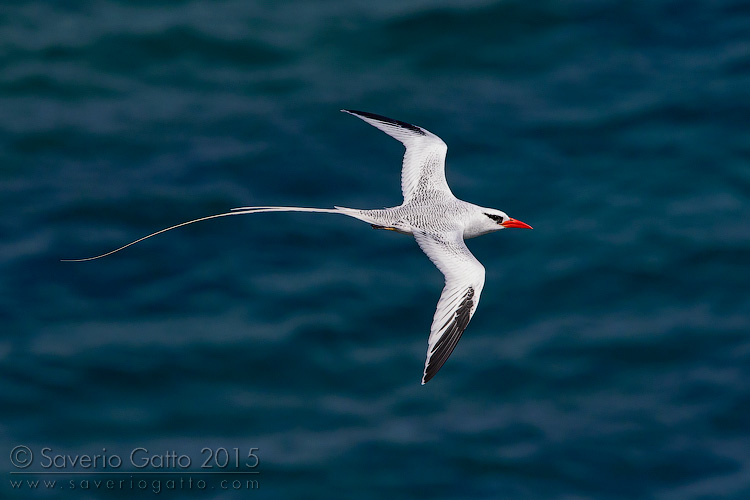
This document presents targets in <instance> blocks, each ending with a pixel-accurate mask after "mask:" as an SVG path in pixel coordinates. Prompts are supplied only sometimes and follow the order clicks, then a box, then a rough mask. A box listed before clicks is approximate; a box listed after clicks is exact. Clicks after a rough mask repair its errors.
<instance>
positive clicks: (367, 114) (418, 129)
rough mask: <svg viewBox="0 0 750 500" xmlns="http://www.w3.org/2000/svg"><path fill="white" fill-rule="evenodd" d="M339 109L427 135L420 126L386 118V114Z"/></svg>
mask: <svg viewBox="0 0 750 500" xmlns="http://www.w3.org/2000/svg"><path fill="white" fill-rule="evenodd" d="M341 111H342V112H343V113H349V114H350V115H354V116H359V117H364V118H369V119H371V120H377V121H379V122H383V123H388V124H390V125H395V126H396V127H401V128H404V129H407V130H411V131H412V132H416V133H418V134H420V135H427V134H426V133H425V131H424V130H423V129H422V128H421V127H417V126H416V125H412V124H411V123H406V122H402V121H401V120H394V119H393V118H388V117H387V116H383V115H378V114H375V113H370V112H368V111H357V110H356V109H342V110H341Z"/></svg>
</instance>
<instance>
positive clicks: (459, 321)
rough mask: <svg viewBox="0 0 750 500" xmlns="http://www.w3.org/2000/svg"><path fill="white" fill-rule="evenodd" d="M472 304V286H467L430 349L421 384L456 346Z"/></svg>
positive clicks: (427, 380)
mask: <svg viewBox="0 0 750 500" xmlns="http://www.w3.org/2000/svg"><path fill="white" fill-rule="evenodd" d="M473 306H474V288H473V287H469V289H468V290H467V291H466V294H465V295H464V298H463V300H462V301H461V305H460V306H459V307H458V309H456V313H455V315H454V317H453V318H452V319H451V320H450V321H449V322H448V324H450V326H448V325H446V326H448V328H447V330H446V331H445V332H444V333H443V336H442V337H441V338H440V340H438V342H437V344H436V345H435V348H434V349H433V351H432V356H430V362H429V364H428V365H427V366H426V367H425V370H424V375H423V376H422V385H424V384H426V383H427V382H429V381H430V380H431V379H432V377H434V376H435V375H436V374H437V372H438V371H440V368H442V367H443V365H444V364H445V362H446V361H448V358H449V357H450V355H451V353H452V352H453V350H454V349H455V348H456V344H458V341H459V340H461V335H463V333H464V330H466V327H467V326H468V325H469V321H470V320H471V309H472V307H473Z"/></svg>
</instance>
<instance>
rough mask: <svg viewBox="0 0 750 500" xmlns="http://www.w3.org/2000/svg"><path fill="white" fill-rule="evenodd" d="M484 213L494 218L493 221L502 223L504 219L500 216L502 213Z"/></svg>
mask: <svg viewBox="0 0 750 500" xmlns="http://www.w3.org/2000/svg"><path fill="white" fill-rule="evenodd" d="M484 215H486V216H487V217H489V218H490V219H492V220H494V221H495V222H497V223H498V224H502V223H503V220H504V219H503V216H502V215H495V214H484Z"/></svg>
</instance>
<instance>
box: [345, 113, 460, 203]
mask: <svg viewBox="0 0 750 500" xmlns="http://www.w3.org/2000/svg"><path fill="white" fill-rule="evenodd" d="M341 111H343V112H345V113H349V114H350V115H354V116H356V117H357V118H360V119H362V120H364V121H365V122H367V123H369V124H370V125H372V126H373V127H375V128H378V129H380V130H382V131H383V132H385V133H386V134H388V135H390V136H391V137H393V138H394V139H396V140H398V141H400V142H401V143H402V144H403V145H404V146H405V147H406V152H405V153H404V162H403V166H402V169H401V192H402V194H403V195H404V202H405V203H406V202H408V201H409V200H410V199H411V198H412V196H413V195H414V193H415V192H417V191H419V192H425V191H445V192H447V193H450V195H451V196H452V195H453V193H452V192H451V190H450V188H449V187H448V183H447V182H446V180H445V155H446V152H447V151H448V146H446V145H445V143H444V142H443V140H442V139H441V138H440V137H438V136H436V135H435V134H433V133H432V132H429V131H427V130H425V129H423V128H422V127H417V126H416V125H411V124H409V123H406V122H402V121H399V120H394V119H392V118H387V117H385V116H381V115H376V114H374V113H367V112H364V111H353V110H349V109H342V110H341ZM417 188H419V189H417Z"/></svg>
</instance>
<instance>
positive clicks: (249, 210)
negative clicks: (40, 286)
mask: <svg viewBox="0 0 750 500" xmlns="http://www.w3.org/2000/svg"><path fill="white" fill-rule="evenodd" d="M263 212H318V213H326V214H343V215H348V216H349V217H354V218H356V219H360V220H365V221H366V222H369V221H368V220H367V219H364V218H362V216H361V215H360V212H363V211H360V210H355V209H352V208H343V207H335V208H306V207H240V208H233V209H232V210H231V211H229V212H224V213H222V214H215V215H208V216H206V217H200V218H198V219H193V220H189V221H187V222H181V223H180V224H175V225H174V226H169V227H167V228H164V229H160V230H159V231H156V232H154V233H151V234H149V235H146V236H144V237H143V238H138V239H137V240H135V241H131V242H130V243H128V244H127V245H123V246H121V247H119V248H115V249H114V250H110V251H109V252H107V253H103V254H101V255H97V256H95V257H86V258H85V259H62V261H63V262H85V261H88V260H96V259H101V258H102V257H107V256H108V255H112V254H113V253H117V252H119V251H120V250H124V249H125V248H128V247H129V246H131V245H135V244H136V243H140V242H141V241H143V240H147V239H148V238H151V237H152V236H156V235H159V234H161V233H166V232H167V231H171V230H172V229H177V228H178V227H182V226H187V225H188V224H193V223H195V222H201V221H204V220H208V219H216V218H219V217H229V216H230V215H247V214H257V213H263Z"/></svg>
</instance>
